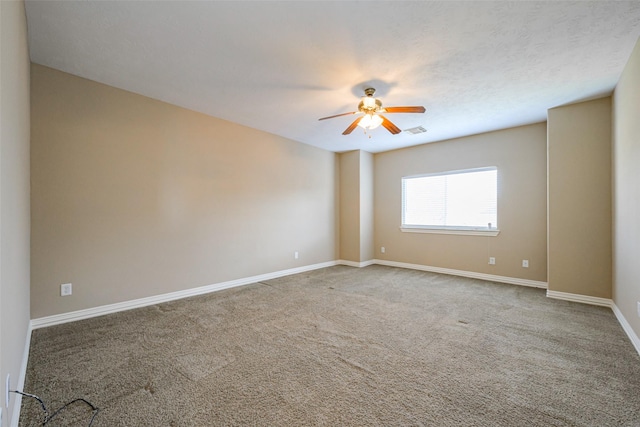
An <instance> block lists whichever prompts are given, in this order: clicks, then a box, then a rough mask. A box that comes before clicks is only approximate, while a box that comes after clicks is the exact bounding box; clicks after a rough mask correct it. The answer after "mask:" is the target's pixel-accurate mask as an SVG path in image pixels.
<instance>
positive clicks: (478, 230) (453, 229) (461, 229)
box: [400, 166, 500, 237]
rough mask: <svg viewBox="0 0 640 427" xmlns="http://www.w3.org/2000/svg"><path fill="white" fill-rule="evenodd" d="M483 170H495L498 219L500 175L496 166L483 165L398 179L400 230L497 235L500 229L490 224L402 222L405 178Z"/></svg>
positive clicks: (406, 231) (407, 231) (405, 231)
mask: <svg viewBox="0 0 640 427" xmlns="http://www.w3.org/2000/svg"><path fill="white" fill-rule="evenodd" d="M484 171H496V222H497V223H498V224H499V221H498V214H499V212H498V202H499V195H500V175H499V172H498V167H497V166H485V167H480V168H470V169H459V170H451V171H443V172H434V173H425V174H418V175H407V176H403V177H402V178H401V179H400V192H401V206H400V230H401V231H402V232H404V233H429V234H459V235H467V236H492V237H493V236H497V235H498V234H500V229H498V228H497V227H494V226H493V225H492V227H491V228H489V227H474V226H446V225H442V226H440V225H414V224H404V217H405V210H404V208H405V180H406V179H412V178H424V177H429V176H443V175H456V174H463V173H474V172H484Z"/></svg>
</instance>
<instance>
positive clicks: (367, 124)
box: [358, 114, 382, 130]
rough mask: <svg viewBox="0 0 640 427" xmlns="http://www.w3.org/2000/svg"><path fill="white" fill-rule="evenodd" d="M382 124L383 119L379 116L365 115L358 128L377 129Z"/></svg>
mask: <svg viewBox="0 0 640 427" xmlns="http://www.w3.org/2000/svg"><path fill="white" fill-rule="evenodd" d="M381 124H382V117H380V116H379V115H377V114H365V115H364V116H362V118H361V119H360V121H359V122H358V126H360V127H361V128H363V129H365V130H366V129H369V130H370V129H375V128H377V127H378V126H380V125H381Z"/></svg>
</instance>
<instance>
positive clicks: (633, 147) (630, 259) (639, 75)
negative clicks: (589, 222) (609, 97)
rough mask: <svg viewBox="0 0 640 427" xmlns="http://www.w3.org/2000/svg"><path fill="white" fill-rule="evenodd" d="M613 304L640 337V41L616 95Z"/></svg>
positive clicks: (614, 117)
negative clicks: (639, 302) (639, 310)
mask: <svg viewBox="0 0 640 427" xmlns="http://www.w3.org/2000/svg"><path fill="white" fill-rule="evenodd" d="M613 254H614V256H613V301H614V303H615V304H616V306H617V307H618V308H619V309H620V311H621V312H622V314H623V315H624V317H625V319H627V322H628V323H629V325H631V327H632V328H633V330H634V332H635V334H636V336H639V337H640V317H639V316H638V312H637V308H636V307H637V304H638V301H640V262H639V260H640V39H638V43H636V47H635V49H634V50H633V53H632V55H631V57H630V59H629V62H628V63H627V66H626V67H625V69H624V72H623V73H622V76H621V78H620V81H619V82H618V85H617V86H616V89H615V92H614V95H613Z"/></svg>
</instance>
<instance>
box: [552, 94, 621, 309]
mask: <svg viewBox="0 0 640 427" xmlns="http://www.w3.org/2000/svg"><path fill="white" fill-rule="evenodd" d="M547 126H548V174H549V177H548V178H549V237H548V239H549V248H548V255H549V290H551V291H559V292H567V293H572V294H581V295H587V296H593V297H600V298H611V98H610V97H607V98H602V99H597V100H594V101H588V102H582V103H578V104H571V105H566V106H563V107H558V108H553V109H550V110H549V111H548V125H547Z"/></svg>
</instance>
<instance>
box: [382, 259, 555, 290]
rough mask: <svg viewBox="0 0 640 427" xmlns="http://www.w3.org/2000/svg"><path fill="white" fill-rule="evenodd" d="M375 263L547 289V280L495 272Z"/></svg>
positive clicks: (396, 263) (404, 263)
mask: <svg viewBox="0 0 640 427" xmlns="http://www.w3.org/2000/svg"><path fill="white" fill-rule="evenodd" d="M373 264H380V265H387V266H390V267H400V268H408V269H411V270H421V271H429V272H432V273H442V274H451V275H453V276H462V277H469V278H472V279H482V280H488V281H491V282H500V283H509V284H512V285H520V286H529V287H533V288H542V289H547V282H539V281H537V280H529V279H520V278H518V277H506V276H496V275H493V274H485V273H476V272H475V271H465V270H454V269H451V268H442V267H432V266H429V265H421V264H408V263H406V262H397V261H386V260H383V259H375V260H373Z"/></svg>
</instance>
